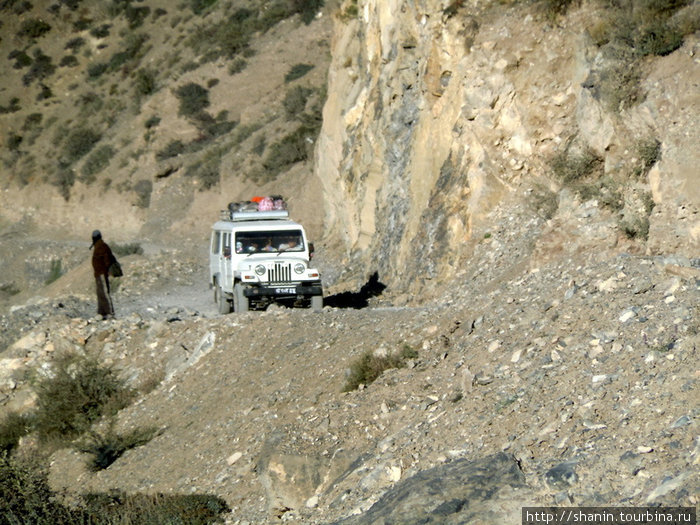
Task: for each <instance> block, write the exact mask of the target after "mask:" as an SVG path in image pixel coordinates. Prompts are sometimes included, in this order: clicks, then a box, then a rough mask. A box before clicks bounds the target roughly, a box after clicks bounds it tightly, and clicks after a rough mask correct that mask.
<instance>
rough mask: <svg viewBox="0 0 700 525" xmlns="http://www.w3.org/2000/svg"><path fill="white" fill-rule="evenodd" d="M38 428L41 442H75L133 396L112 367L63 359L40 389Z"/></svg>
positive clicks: (87, 358)
mask: <svg viewBox="0 0 700 525" xmlns="http://www.w3.org/2000/svg"><path fill="white" fill-rule="evenodd" d="M36 394H37V409H36V423H35V427H36V430H37V432H38V434H39V437H40V439H42V440H49V439H59V440H65V439H72V438H74V437H76V436H77V435H79V434H81V433H83V432H85V431H87V430H88V429H89V428H90V425H91V424H92V423H93V422H94V421H95V420H97V419H98V418H99V417H100V416H102V415H103V414H107V415H110V414H114V413H116V411H117V410H119V409H121V408H124V407H125V406H126V405H127V404H128V402H129V401H130V400H131V396H132V392H131V390H130V389H128V388H127V387H126V384H125V382H124V381H123V380H122V379H121V378H120V377H119V376H118V374H117V372H116V371H115V370H114V368H112V367H111V366H107V365H104V364H101V363H99V362H98V360H97V359H96V358H94V357H91V356H81V355H77V354H70V355H65V356H62V357H59V358H57V359H56V361H55V363H54V369H53V371H52V374H51V375H50V376H47V377H44V378H43V379H41V380H40V381H39V382H38V384H37V386H36Z"/></svg>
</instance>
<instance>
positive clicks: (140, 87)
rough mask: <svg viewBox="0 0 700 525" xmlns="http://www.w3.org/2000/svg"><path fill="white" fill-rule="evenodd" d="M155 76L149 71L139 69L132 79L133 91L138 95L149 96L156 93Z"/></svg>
mask: <svg viewBox="0 0 700 525" xmlns="http://www.w3.org/2000/svg"><path fill="white" fill-rule="evenodd" d="M156 88H157V86H156V74H155V72H154V71H152V70H150V69H139V70H138V71H137V72H136V77H135V78H134V89H135V90H136V93H138V94H139V95H151V94H153V93H154V92H155V91H156Z"/></svg>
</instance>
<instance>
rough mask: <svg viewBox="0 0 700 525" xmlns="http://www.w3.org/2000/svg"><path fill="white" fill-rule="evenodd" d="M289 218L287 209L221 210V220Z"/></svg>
mask: <svg viewBox="0 0 700 525" xmlns="http://www.w3.org/2000/svg"><path fill="white" fill-rule="evenodd" d="M284 219H289V212H288V211H287V210H272V211H234V212H230V211H229V210H221V220H224V221H234V222H238V221H269V220H284Z"/></svg>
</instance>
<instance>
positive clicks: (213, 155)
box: [185, 148, 223, 191]
mask: <svg viewBox="0 0 700 525" xmlns="http://www.w3.org/2000/svg"><path fill="white" fill-rule="evenodd" d="M222 155H223V150H222V149H221V148H213V149H210V150H209V151H208V152H207V153H206V155H204V157H203V158H202V160H201V162H197V163H193V164H190V165H189V166H188V167H187V169H186V170H185V176H186V177H196V178H197V180H199V181H200V186H199V191H205V190H208V189H210V188H213V187H214V186H216V185H217V184H219V181H220V180H221V174H220V170H221V157H222Z"/></svg>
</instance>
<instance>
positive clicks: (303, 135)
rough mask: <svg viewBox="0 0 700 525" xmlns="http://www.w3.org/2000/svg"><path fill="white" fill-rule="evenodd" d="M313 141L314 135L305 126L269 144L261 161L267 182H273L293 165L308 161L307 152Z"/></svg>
mask: <svg viewBox="0 0 700 525" xmlns="http://www.w3.org/2000/svg"><path fill="white" fill-rule="evenodd" d="M315 139H316V133H314V132H312V131H311V130H309V129H308V128H307V127H306V126H299V127H298V128H297V129H296V130H294V131H293V132H291V133H289V134H287V135H285V136H284V137H283V138H282V139H281V140H279V141H277V142H275V143H274V144H271V145H270V146H269V148H268V150H269V151H268V154H267V156H266V157H265V160H264V161H263V166H264V167H265V169H266V170H267V172H268V176H269V180H273V179H274V178H275V177H277V175H279V174H280V173H282V172H283V171H285V170H286V169H288V168H289V167H290V166H292V165H293V164H296V163H297V162H302V161H304V160H306V159H308V158H309V150H310V148H311V145H312V144H313V142H314V140H315Z"/></svg>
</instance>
